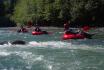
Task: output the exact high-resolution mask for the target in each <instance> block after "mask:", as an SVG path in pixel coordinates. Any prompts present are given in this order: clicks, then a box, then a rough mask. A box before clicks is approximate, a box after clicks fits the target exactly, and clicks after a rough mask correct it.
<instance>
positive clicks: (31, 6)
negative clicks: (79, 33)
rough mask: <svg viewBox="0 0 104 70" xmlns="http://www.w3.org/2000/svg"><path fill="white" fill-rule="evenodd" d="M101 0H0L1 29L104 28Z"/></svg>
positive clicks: (103, 8)
mask: <svg viewBox="0 0 104 70" xmlns="http://www.w3.org/2000/svg"><path fill="white" fill-rule="evenodd" d="M103 18H104V0H0V27H9V26H10V27H11V26H20V25H27V23H28V22H30V21H31V22H32V23H33V25H35V24H39V25H40V26H56V27H62V26H63V24H64V23H65V22H69V21H70V22H71V26H72V27H79V26H83V25H89V26H96V27H103V26H104V21H103Z"/></svg>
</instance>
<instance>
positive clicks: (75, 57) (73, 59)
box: [0, 27, 104, 70]
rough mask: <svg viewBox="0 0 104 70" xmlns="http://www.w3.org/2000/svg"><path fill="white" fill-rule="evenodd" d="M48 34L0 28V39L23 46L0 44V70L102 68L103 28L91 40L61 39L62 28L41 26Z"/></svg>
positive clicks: (97, 69)
mask: <svg viewBox="0 0 104 70" xmlns="http://www.w3.org/2000/svg"><path fill="white" fill-rule="evenodd" d="M44 29H45V30H47V31H49V32H52V33H51V34H49V35H39V36H33V35H31V30H30V32H29V33H17V32H15V30H12V29H11V28H0V42H2V41H8V43H9V42H11V41H14V40H24V41H26V42H27V44H26V45H11V44H4V45H0V70H104V29H103V28H98V29H94V30H91V31H90V32H91V33H95V35H94V36H93V39H78V40H62V39H61V37H62V35H63V29H61V28H59V29H58V28H54V27H53V28H52V27H51V28H44Z"/></svg>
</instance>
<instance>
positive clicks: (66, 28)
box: [64, 21, 70, 31]
mask: <svg viewBox="0 0 104 70" xmlns="http://www.w3.org/2000/svg"><path fill="white" fill-rule="evenodd" d="M69 24H70V21H69V22H68V21H66V22H65V23H64V31H67V30H68V29H69Z"/></svg>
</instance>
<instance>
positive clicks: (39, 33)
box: [32, 31, 48, 35]
mask: <svg viewBox="0 0 104 70" xmlns="http://www.w3.org/2000/svg"><path fill="white" fill-rule="evenodd" d="M42 34H48V32H46V31H41V32H36V31H32V35H42Z"/></svg>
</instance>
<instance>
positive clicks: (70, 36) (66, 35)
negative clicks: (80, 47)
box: [63, 33, 86, 40]
mask: <svg viewBox="0 0 104 70" xmlns="http://www.w3.org/2000/svg"><path fill="white" fill-rule="evenodd" d="M84 38H86V37H85V36H84V35H82V34H71V33H69V34H64V35H63V39H64V40H66V39H84Z"/></svg>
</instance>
